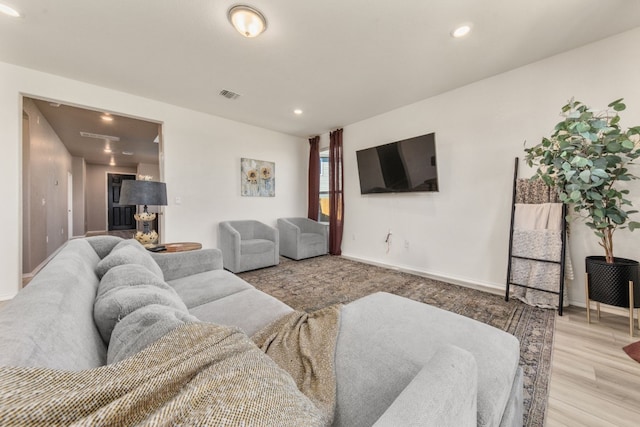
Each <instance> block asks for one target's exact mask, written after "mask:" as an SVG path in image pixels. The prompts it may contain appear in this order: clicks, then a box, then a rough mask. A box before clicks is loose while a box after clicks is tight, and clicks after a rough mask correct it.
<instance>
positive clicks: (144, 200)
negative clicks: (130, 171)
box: [120, 179, 167, 206]
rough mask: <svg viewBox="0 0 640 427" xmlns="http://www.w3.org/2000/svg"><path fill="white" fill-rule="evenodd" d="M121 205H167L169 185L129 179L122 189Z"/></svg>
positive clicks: (123, 183) (125, 181)
mask: <svg viewBox="0 0 640 427" xmlns="http://www.w3.org/2000/svg"><path fill="white" fill-rule="evenodd" d="M120 204H121V205H158V206H166V205H167V185H166V184H165V183H164V182H158V181H143V180H133V179H127V180H124V181H122V187H120Z"/></svg>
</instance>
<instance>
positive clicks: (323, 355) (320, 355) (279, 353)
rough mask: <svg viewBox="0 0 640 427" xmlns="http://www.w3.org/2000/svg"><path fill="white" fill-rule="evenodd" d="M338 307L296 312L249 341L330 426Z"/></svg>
mask: <svg viewBox="0 0 640 427" xmlns="http://www.w3.org/2000/svg"><path fill="white" fill-rule="evenodd" d="M341 307H342V306H341V305H332V306H329V307H326V308H323V309H321V310H318V311H316V312H313V313H310V314H308V313H305V312H302V311H295V312H293V313H290V314H288V315H285V316H283V317H282V318H280V319H279V320H277V321H275V322H274V323H272V324H271V325H270V326H268V327H266V328H265V329H264V330H262V331H260V332H258V333H257V334H255V335H254V336H253V337H252V339H253V341H254V342H255V343H256V344H257V345H258V347H260V348H261V349H262V350H263V351H264V352H265V353H266V354H267V355H268V356H269V357H271V358H272V359H273V360H274V361H275V362H276V363H277V364H278V366H280V367H281V368H283V369H284V370H286V371H287V372H288V373H289V374H290V375H291V376H292V377H293V379H294V380H295V382H296V385H297V386H298V389H299V390H300V391H302V392H303V393H304V394H305V395H306V396H308V397H309V398H310V399H311V401H312V402H313V403H314V404H315V405H316V407H317V408H319V409H320V410H321V412H322V413H323V414H325V416H326V418H325V422H326V424H327V425H331V423H332V422H333V414H334V411H335V402H336V375H335V364H334V359H335V352H336V341H337V338H338V331H339V328H340V310H341Z"/></svg>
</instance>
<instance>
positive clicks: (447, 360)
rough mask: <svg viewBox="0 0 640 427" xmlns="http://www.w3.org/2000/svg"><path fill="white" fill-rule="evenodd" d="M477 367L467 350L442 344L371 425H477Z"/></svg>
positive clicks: (380, 426) (389, 426) (384, 426)
mask: <svg viewBox="0 0 640 427" xmlns="http://www.w3.org/2000/svg"><path fill="white" fill-rule="evenodd" d="M477 369H478V368H477V365H476V360H475V358H474V357H473V356H472V355H471V353H469V352H468V351H466V350H463V349H461V348H459V347H456V346H452V345H447V346H444V347H442V348H441V349H440V350H438V351H437V352H436V353H435V354H434V355H433V357H432V358H431V359H430V360H429V362H428V364H427V365H425V366H424V367H423V368H422V370H421V371H420V372H418V374H417V375H416V376H415V378H414V379H413V380H412V381H411V382H410V383H409V385H407V387H405V389H404V390H403V391H402V393H400V395H399V396H398V397H397V398H396V399H395V401H394V402H393V403H392V404H391V406H389V407H388V408H387V410H386V411H385V412H384V414H382V416H381V417H380V418H379V419H378V420H377V421H376V423H375V424H374V426H375V427H387V426H388V427H395V426H460V427H464V426H473V427H475V426H477V417H478V415H477V410H478V409H477V399H478V372H477Z"/></svg>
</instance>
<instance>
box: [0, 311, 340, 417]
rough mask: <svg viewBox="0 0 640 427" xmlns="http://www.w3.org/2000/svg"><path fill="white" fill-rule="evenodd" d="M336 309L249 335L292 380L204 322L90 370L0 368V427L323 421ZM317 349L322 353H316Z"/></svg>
mask: <svg viewBox="0 0 640 427" xmlns="http://www.w3.org/2000/svg"><path fill="white" fill-rule="evenodd" d="M338 312H339V308H333V309H331V310H328V313H329V315H327V316H316V315H306V316H305V314H300V313H297V314H296V313H294V314H292V315H289V316H286V317H285V318H284V319H283V320H282V321H281V322H276V323H275V324H273V325H271V326H270V327H268V328H267V330H265V331H263V332H262V333H259V334H258V335H259V336H260V337H264V338H266V339H265V340H262V339H260V340H259V341H260V342H261V343H262V344H261V345H262V346H263V347H265V349H266V351H267V353H269V352H271V353H273V354H274V356H275V357H276V358H277V359H282V360H280V362H279V363H280V364H282V365H286V367H288V368H290V369H291V370H292V373H293V374H294V377H296V378H295V379H294V378H293V377H292V376H291V375H289V374H288V373H286V372H285V371H284V370H283V369H282V368H280V367H278V365H276V363H275V362H274V361H273V360H272V359H271V358H269V357H267V356H265V354H264V353H263V352H262V351H260V349H259V348H258V347H256V345H255V344H254V343H253V342H251V340H250V339H249V338H248V337H247V336H246V335H245V334H244V333H242V332H241V331H240V330H238V329H235V328H228V327H222V326H218V325H213V324H208V323H188V324H186V325H183V326H181V327H178V328H177V329H174V330H173V331H171V332H169V333H168V334H167V335H165V336H164V337H162V338H161V339H159V340H158V341H156V342H155V343H153V344H151V345H150V346H149V347H147V348H146V349H144V350H143V351H141V352H139V353H137V354H135V355H134V356H132V357H130V358H127V359H125V360H123V361H121V362H119V363H115V364H112V365H106V366H102V367H99V368H96V369H91V370H86V371H78V372H69V371H59V370H53V369H46V368H25V367H2V368H0V425H2V426H60V425H74V426H97V425H113V426H116V425H117V426H130V425H140V426H159V425H167V426H169V425H171V426H175V425H190V426H196V425H197V426H244V425H246V426H249V425H254V426H296V427H297V426H323V425H328V424H329V423H330V421H331V419H332V418H333V408H334V406H335V378H333V377H334V376H335V374H334V370H333V357H334V354H333V351H334V350H335V341H336V335H337V328H338V317H337V313H338ZM318 319H320V320H318ZM287 325H291V326H294V328H293V330H290V331H288V329H287ZM276 330H278V331H279V332H276ZM334 332H335V335H332V334H334ZM296 336H297V338H296ZM317 336H320V337H322V339H325V338H326V339H327V341H324V342H321V341H316V337H317ZM296 339H298V340H299V343H298V344H296V343H295V341H296ZM322 349H324V350H328V352H329V353H330V354H328V353H327V352H326V351H325V352H324V353H322V354H321V355H320V356H318V357H317V358H316V355H315V354H314V353H315V352H316V351H319V350H322ZM287 354H288V356H287ZM296 360H298V361H296ZM325 375H328V376H329V377H331V378H327V377H325ZM296 383H299V384H301V388H303V389H305V390H307V392H309V393H310V396H311V399H310V398H308V397H307V396H305V395H304V394H302V393H301V392H300V391H299V390H298V388H297V387H296ZM312 401H313V402H319V405H320V406H321V407H322V409H324V410H325V411H324V412H323V411H322V410H321V409H318V408H317V407H316V406H315V405H314V404H313V403H312Z"/></svg>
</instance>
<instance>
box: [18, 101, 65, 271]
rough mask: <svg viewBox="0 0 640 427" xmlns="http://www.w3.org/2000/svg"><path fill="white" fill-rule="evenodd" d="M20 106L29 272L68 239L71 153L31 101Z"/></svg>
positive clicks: (26, 266) (24, 263) (25, 267)
mask: <svg viewBox="0 0 640 427" xmlns="http://www.w3.org/2000/svg"><path fill="white" fill-rule="evenodd" d="M23 109H24V111H25V112H26V114H27V116H28V117H29V119H28V123H29V130H28V134H29V138H28V141H25V145H26V144H29V145H28V147H26V146H24V145H23V146H22V149H23V150H24V151H25V152H27V151H28V153H29V154H28V158H29V159H28V164H25V166H27V167H28V169H29V177H28V181H29V188H28V189H25V195H26V197H27V198H29V203H28V205H29V211H28V212H26V213H25V215H24V217H23V218H22V220H23V221H26V222H28V223H29V224H28V225H24V226H23V227H22V228H23V230H24V229H26V228H27V227H28V229H29V230H28V234H29V236H28V237H29V238H28V239H23V240H22V242H23V245H25V246H28V248H27V250H26V252H28V255H26V256H27V258H28V259H26V260H23V272H24V273H31V272H32V271H33V270H34V269H35V268H36V267H37V266H38V265H40V264H41V263H42V262H43V261H45V259H46V258H47V257H49V256H51V255H52V254H53V253H54V252H55V251H56V250H57V249H58V248H59V247H60V246H62V245H63V244H64V243H65V242H66V241H67V237H68V230H67V227H68V213H67V207H68V204H67V181H68V173H69V172H71V155H70V154H69V152H68V151H67V148H66V147H65V146H64V144H63V143H62V141H61V140H60V138H59V137H58V135H57V134H56V133H55V132H54V130H53V128H52V127H51V125H50V124H49V122H48V121H47V120H46V119H45V118H44V116H43V115H42V113H41V112H40V110H39V109H38V107H37V106H36V104H35V103H34V102H33V101H32V100H30V99H27V100H25V102H24V105H23ZM23 233H25V231H23ZM25 234H26V233H25ZM23 237H24V236H23ZM24 261H27V262H24Z"/></svg>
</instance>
